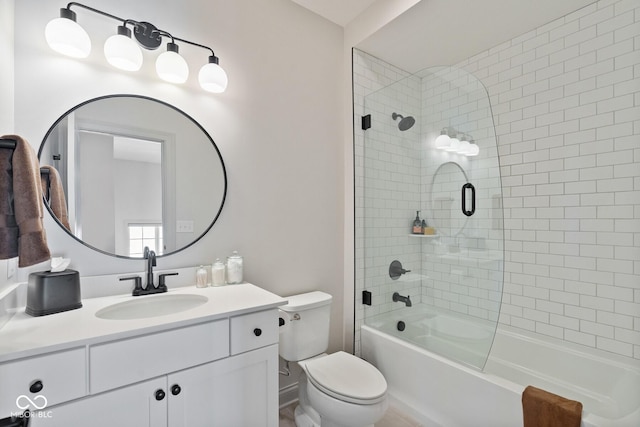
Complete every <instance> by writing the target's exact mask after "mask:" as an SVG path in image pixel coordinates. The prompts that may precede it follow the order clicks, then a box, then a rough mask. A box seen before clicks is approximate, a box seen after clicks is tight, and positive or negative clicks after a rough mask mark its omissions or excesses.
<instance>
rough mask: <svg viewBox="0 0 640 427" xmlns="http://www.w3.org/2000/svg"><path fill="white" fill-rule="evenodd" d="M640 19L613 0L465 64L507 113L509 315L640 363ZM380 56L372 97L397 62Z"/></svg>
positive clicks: (363, 81) (502, 115)
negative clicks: (384, 61)
mask: <svg viewBox="0 0 640 427" xmlns="http://www.w3.org/2000/svg"><path fill="white" fill-rule="evenodd" d="M639 22H640V4H639V3H638V2H637V1H628V0H618V1H609V0H606V1H605V0H602V1H600V2H598V3H595V4H593V5H591V6H587V7H585V8H583V9H580V10H578V11H576V12H574V13H571V14H569V15H567V16H565V17H562V18H559V19H557V20H555V21H552V22H550V23H548V24H546V25H544V26H542V27H540V28H538V29H536V30H533V31H530V32H528V33H526V34H523V35H521V36H519V37H517V38H515V39H512V40H508V41H506V42H505V43H503V44H501V45H499V46H496V47H494V48H492V49H489V50H487V51H484V52H481V53H480V54H478V55H476V56H474V57H472V58H469V59H467V60H465V61H463V62H461V63H460V64H457V66H458V67H462V68H463V69H465V70H466V71H469V72H471V73H472V74H474V75H475V76H476V77H477V78H479V79H480V80H481V82H482V83H483V84H484V85H485V86H486V87H487V90H488V92H489V95H490V100H491V108H492V110H493V115H494V120H495V123H496V134H497V137H498V149H499V153H500V162H501V175H502V185H503V192H504V196H505V198H504V206H505V210H504V213H505V228H506V241H505V257H506V263H505V271H506V273H505V284H504V295H503V299H502V308H501V317H500V322H501V323H503V324H506V325H511V326H513V327H516V328H521V329H525V330H527V331H532V332H535V333H539V334H543V335H549V336H553V337H556V338H560V339H563V340H566V341H569V342H572V343H578V344H582V345H586V346H589V347H593V348H597V349H600V350H603V351H606V352H611V353H615V354H618V355H623V356H627V357H633V358H636V359H638V358H640V287H639V286H640V252H639V251H638V247H639V245H640V229H639V228H638V226H639V224H640V181H639V178H638V177H639V176H640V151H639V150H640V148H639V146H638V137H639V135H640V127H639V122H638V117H640V110H639V108H640V86H639V84H638V82H640V50H639V45H638V38H639V37H640V25H638V24H639ZM368 60H370V61H371V63H370V64H367V63H366V62H364V61H361V62H359V64H362V65H372V67H368V68H365V69H362V70H361V72H360V74H359V75H356V82H357V84H356V85H354V87H355V88H356V89H357V90H359V91H360V92H359V93H361V94H366V93H368V91H370V90H373V89H375V88H376V87H378V86H379V85H380V84H381V83H383V82H384V81H385V80H388V79H389V76H392V75H393V73H397V72H398V70H397V69H396V67H394V66H392V65H389V64H386V65H385V64H384V63H383V62H382V61H379V60H375V58H373V59H371V58H370V59H368ZM357 94H358V92H357ZM355 113H356V115H357V114H358V111H357V110H356V111H355ZM356 141H357V140H356ZM359 161H360V160H358V158H356V165H357V166H359V163H358V162H359ZM356 200H360V199H359V198H357V199H356ZM356 307H358V306H356Z"/></svg>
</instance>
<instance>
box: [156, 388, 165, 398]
mask: <svg viewBox="0 0 640 427" xmlns="http://www.w3.org/2000/svg"><path fill="white" fill-rule="evenodd" d="M164 396H165V393H164V390H162V389H161V388H159V389H158V390H156V400H162V399H164Z"/></svg>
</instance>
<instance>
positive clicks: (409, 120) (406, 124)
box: [391, 113, 416, 132]
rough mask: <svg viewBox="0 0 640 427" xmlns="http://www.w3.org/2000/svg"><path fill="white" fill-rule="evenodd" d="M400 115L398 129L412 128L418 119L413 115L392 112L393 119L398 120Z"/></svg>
mask: <svg viewBox="0 0 640 427" xmlns="http://www.w3.org/2000/svg"><path fill="white" fill-rule="evenodd" d="M398 117H400V122H398V129H400V130H401V131H403V132H404V131H405V130H408V129H411V127H412V126H413V125H414V124H415V123H416V119H414V118H413V117H411V116H407V117H404V116H401V115H400V114H398V113H393V114H391V118H392V119H393V120H397V119H398Z"/></svg>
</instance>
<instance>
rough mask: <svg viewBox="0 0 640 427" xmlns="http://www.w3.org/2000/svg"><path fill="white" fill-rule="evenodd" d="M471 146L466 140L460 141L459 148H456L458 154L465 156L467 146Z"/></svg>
mask: <svg viewBox="0 0 640 427" xmlns="http://www.w3.org/2000/svg"><path fill="white" fill-rule="evenodd" d="M470 145H471V144H469V141H467V140H466V139H463V140H462V141H460V148H458V154H466V153H467V151H468V150H469V146H470Z"/></svg>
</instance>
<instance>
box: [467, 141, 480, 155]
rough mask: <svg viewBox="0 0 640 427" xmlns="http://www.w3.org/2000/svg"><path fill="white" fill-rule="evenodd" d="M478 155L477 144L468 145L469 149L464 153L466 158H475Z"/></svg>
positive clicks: (478, 148)
mask: <svg viewBox="0 0 640 427" xmlns="http://www.w3.org/2000/svg"><path fill="white" fill-rule="evenodd" d="M479 153H480V147H478V145H477V144H469V149H468V150H467V151H466V152H465V153H464V155H465V156H467V157H473V156H477V155H478V154H479Z"/></svg>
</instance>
